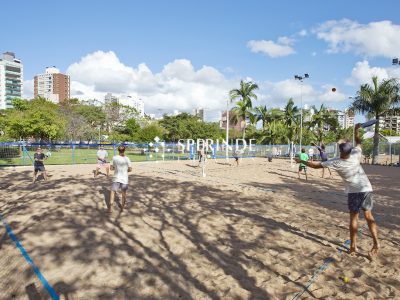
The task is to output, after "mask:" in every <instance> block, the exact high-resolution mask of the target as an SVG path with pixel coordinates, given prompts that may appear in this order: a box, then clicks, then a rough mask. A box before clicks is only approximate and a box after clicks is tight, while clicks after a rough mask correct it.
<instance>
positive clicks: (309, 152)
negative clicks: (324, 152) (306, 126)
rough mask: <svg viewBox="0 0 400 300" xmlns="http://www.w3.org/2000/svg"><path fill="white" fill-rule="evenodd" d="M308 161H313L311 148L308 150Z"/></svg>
mask: <svg viewBox="0 0 400 300" xmlns="http://www.w3.org/2000/svg"><path fill="white" fill-rule="evenodd" d="M308 159H309V160H314V149H313V148H310V149H308Z"/></svg>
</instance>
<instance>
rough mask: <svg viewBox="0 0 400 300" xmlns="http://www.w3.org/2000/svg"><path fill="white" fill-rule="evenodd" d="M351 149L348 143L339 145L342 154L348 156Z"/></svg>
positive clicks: (351, 146)
mask: <svg viewBox="0 0 400 300" xmlns="http://www.w3.org/2000/svg"><path fill="white" fill-rule="evenodd" d="M352 149H353V145H352V144H351V143H349V142H346V143H341V144H339V150H340V152H342V153H343V154H350V153H351V150H352Z"/></svg>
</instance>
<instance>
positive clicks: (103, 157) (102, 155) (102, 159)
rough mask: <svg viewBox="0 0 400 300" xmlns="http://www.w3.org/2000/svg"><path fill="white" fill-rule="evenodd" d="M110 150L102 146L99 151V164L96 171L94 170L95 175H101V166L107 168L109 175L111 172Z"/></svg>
mask: <svg viewBox="0 0 400 300" xmlns="http://www.w3.org/2000/svg"><path fill="white" fill-rule="evenodd" d="M107 157H108V152H107V150H105V149H104V146H100V149H99V151H97V165H96V171H95V172H94V177H96V176H97V175H99V170H100V169H101V168H105V169H106V174H107V177H108V175H109V174H110V165H109V164H108V163H107Z"/></svg>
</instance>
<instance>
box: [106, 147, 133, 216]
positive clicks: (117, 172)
mask: <svg viewBox="0 0 400 300" xmlns="http://www.w3.org/2000/svg"><path fill="white" fill-rule="evenodd" d="M111 170H114V176H113V183H112V186H111V193H110V206H109V207H108V210H107V212H108V213H111V212H112V205H113V203H114V198H115V194H116V193H117V192H119V191H121V196H122V203H121V211H122V210H123V209H124V207H125V203H126V191H127V190H128V172H131V171H132V166H131V161H130V159H129V157H127V156H125V146H119V147H118V155H116V156H114V157H113V159H112V162H111Z"/></svg>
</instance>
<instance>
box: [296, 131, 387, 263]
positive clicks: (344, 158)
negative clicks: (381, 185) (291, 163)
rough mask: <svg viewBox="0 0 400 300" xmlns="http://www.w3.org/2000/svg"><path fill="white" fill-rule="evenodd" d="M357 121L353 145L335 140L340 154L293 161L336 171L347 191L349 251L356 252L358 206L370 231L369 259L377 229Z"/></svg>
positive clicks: (372, 255)
mask: <svg viewBox="0 0 400 300" xmlns="http://www.w3.org/2000/svg"><path fill="white" fill-rule="evenodd" d="M360 127H361V124H356V125H355V127H354V137H355V142H356V147H354V148H353V147H352V145H351V144H350V143H349V142H342V143H340V144H339V150H340V157H336V158H333V159H329V160H327V161H323V162H316V161H307V162H306V161H302V160H299V159H297V158H296V159H295V160H296V162H297V163H304V164H306V165H307V166H309V167H310V168H314V169H319V168H327V167H329V168H332V169H334V170H336V171H337V172H338V174H339V175H340V176H341V177H342V179H343V180H344V183H345V192H346V193H347V204H348V208H349V211H350V226H349V228H350V240H351V243H350V249H349V253H350V254H353V253H356V252H357V230H358V216H359V213H360V210H361V209H362V210H363V211H364V216H365V220H366V221H367V223H368V227H369V231H370V232H371V236H372V240H373V246H372V249H371V251H370V252H369V257H370V259H371V260H372V259H374V258H375V257H376V255H377V254H378V249H379V242H378V229H377V225H376V222H375V219H374V217H373V215H372V207H373V195H372V186H371V183H370V181H369V179H368V177H367V175H366V174H365V172H364V169H363V168H362V166H361V164H360V161H361V138H360V136H359V128H360Z"/></svg>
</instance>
